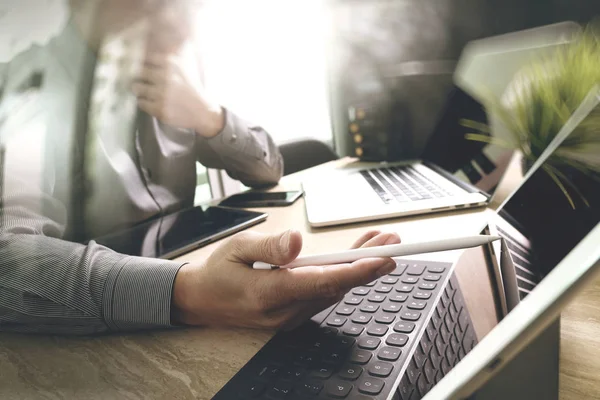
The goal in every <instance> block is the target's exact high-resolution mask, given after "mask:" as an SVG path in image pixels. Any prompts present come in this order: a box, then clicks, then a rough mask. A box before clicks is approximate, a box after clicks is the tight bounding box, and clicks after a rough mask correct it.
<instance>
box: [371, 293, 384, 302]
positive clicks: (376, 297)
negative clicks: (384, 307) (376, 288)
mask: <svg viewBox="0 0 600 400" xmlns="http://www.w3.org/2000/svg"><path fill="white" fill-rule="evenodd" d="M385 297H386V296H385V294H379V293H375V294H372V295H371V296H369V298H368V299H367V300H369V302H370V303H381V302H382V301H384V300H385Z"/></svg>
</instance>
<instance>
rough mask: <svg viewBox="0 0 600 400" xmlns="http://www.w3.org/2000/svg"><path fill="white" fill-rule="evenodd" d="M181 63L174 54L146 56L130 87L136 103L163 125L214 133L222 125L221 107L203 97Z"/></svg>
mask: <svg viewBox="0 0 600 400" xmlns="http://www.w3.org/2000/svg"><path fill="white" fill-rule="evenodd" d="M182 62H183V61H182V58H180V57H178V56H174V55H166V54H153V55H151V56H149V57H148V59H147V60H146V63H145V64H144V66H143V67H142V69H141V71H140V73H139V76H138V77H137V79H136V80H135V82H134V83H133V85H132V88H131V89H132V91H133V93H134V95H135V96H136V97H137V98H138V106H139V107H140V109H142V110H143V111H145V112H147V113H148V114H150V115H152V116H153V117H155V118H158V119H159V120H160V121H161V122H164V123H165V124H168V125H171V126H174V127H177V128H182V129H193V130H195V131H196V132H197V133H198V134H200V135H202V136H204V137H207V138H208V137H213V136H216V135H217V134H218V133H219V132H221V131H222V130H223V127H224V126H225V115H224V112H223V109H222V108H221V106H220V105H218V104H216V103H215V102H213V101H210V100H209V99H208V98H207V96H206V94H205V91H204V88H203V87H202V85H201V84H200V82H199V80H198V79H194V78H193V77H192V76H190V75H191V74H189V73H187V72H186V70H185V68H183V66H182Z"/></svg>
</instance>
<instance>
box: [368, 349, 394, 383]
mask: <svg viewBox="0 0 600 400" xmlns="http://www.w3.org/2000/svg"><path fill="white" fill-rule="evenodd" d="M380 353H381V352H380ZM393 369H394V366H393V365H392V364H390V363H386V362H383V361H376V362H374V363H372V364H371V365H369V374H371V375H373V376H379V377H381V378H387V377H388V376H390V374H391V373H392V370H393Z"/></svg>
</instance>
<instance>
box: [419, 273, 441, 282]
mask: <svg viewBox="0 0 600 400" xmlns="http://www.w3.org/2000/svg"><path fill="white" fill-rule="evenodd" d="M423 279H424V280H426V281H428V282H437V281H439V280H440V275H436V274H427V275H425V276H423Z"/></svg>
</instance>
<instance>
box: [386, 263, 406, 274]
mask: <svg viewBox="0 0 600 400" xmlns="http://www.w3.org/2000/svg"><path fill="white" fill-rule="evenodd" d="M406 268H408V264H397V265H396V269H395V270H394V271H392V272H390V274H389V275H390V276H400V275H402V274H403V273H404V271H406Z"/></svg>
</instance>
